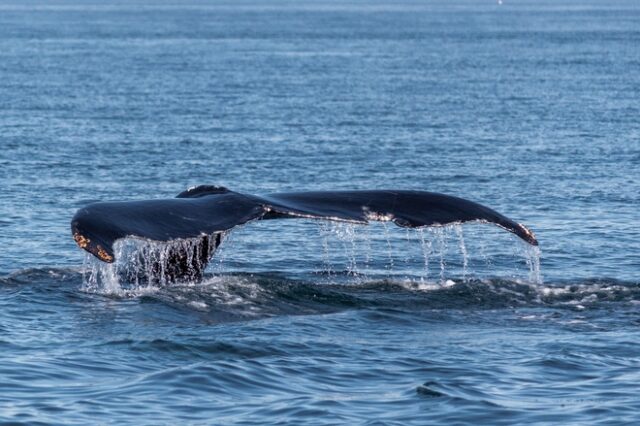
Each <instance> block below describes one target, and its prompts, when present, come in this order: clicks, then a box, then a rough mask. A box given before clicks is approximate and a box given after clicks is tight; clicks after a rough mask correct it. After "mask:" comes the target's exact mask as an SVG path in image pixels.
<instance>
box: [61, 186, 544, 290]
mask: <svg viewBox="0 0 640 426" xmlns="http://www.w3.org/2000/svg"><path fill="white" fill-rule="evenodd" d="M292 218H307V219H320V220H329V221H339V222H346V223H353V224H363V225H364V224H367V223H369V222H370V221H385V222H393V223H394V224H396V225H398V226H400V227H404V228H424V227H434V226H446V225H450V224H456V223H465V222H482V223H490V224H494V225H497V226H499V227H501V228H503V229H505V230H506V231H509V232H512V233H513V234H515V235H517V236H518V237H519V238H521V239H522V240H524V241H526V242H527V243H528V244H531V245H538V241H537V239H536V237H535V235H534V233H533V232H532V231H531V230H530V229H529V228H527V227H526V226H525V225H523V224H521V223H518V222H516V221H513V220H511V219H509V218H508V217H506V216H504V215H502V214H500V213H498V212H496V211H495V210H493V209H491V208H489V207H486V206H484V205H481V204H479V203H476V202H474V201H470V200H467V199H463V198H459V197H455V196H452V195H446V194H441V193H436V192H427V191H419V190H351V191H349V190H346V191H302V192H283V193H270V194H265V195H252V194H244V193H240V192H235V191H232V190H229V189H228V188H226V187H223V186H215V185H200V186H194V187H191V188H189V189H187V190H186V191H183V192H181V193H180V194H178V195H177V196H176V197H175V198H166V199H150V200H134V201H108V202H97V203H92V204H89V205H87V206H85V207H82V208H80V209H79V210H78V211H77V212H76V214H75V215H74V216H73V218H72V219H71V233H72V236H73V239H74V240H75V242H76V243H77V244H78V246H79V247H80V248H82V249H84V250H86V251H87V252H89V253H91V254H92V255H93V256H95V257H96V258H98V259H99V260H101V261H103V262H107V263H113V262H115V261H116V254H115V251H114V243H115V242H116V241H118V240H121V239H124V238H140V239H144V240H151V241H156V242H171V241H174V240H181V239H195V240H196V241H197V244H195V245H191V246H189V247H185V246H182V247H181V248H176V249H174V250H173V252H171V253H170V254H169V257H170V261H169V264H170V265H171V270H170V271H168V274H169V276H171V277H173V278H186V279H198V278H200V277H201V276H202V274H203V272H204V268H206V265H207V263H208V262H209V260H210V259H211V257H212V256H213V255H214V253H215V251H216V249H217V247H218V246H219V245H220V244H221V242H222V236H223V235H225V234H226V233H227V232H229V231H230V230H232V229H233V228H234V227H236V226H239V225H243V224H246V223H248V222H252V221H257V220H274V219H292ZM189 251H191V252H189Z"/></svg>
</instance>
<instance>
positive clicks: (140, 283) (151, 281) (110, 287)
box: [82, 233, 222, 295]
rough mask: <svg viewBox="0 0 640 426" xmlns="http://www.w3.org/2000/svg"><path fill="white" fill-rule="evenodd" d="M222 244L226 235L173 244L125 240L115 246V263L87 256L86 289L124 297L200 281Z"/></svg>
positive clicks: (84, 286) (184, 240) (186, 240)
mask: <svg viewBox="0 0 640 426" xmlns="http://www.w3.org/2000/svg"><path fill="white" fill-rule="evenodd" d="M221 242H222V234H221V233H217V234H213V235H210V236H201V237H196V238H184V239H176V240H172V241H169V242H160V241H153V240H147V239H141V238H123V239H120V240H117V241H116V242H115V244H114V246H113V251H114V254H115V259H116V260H115V261H114V262H113V263H104V262H99V261H97V260H96V259H95V258H94V257H93V256H90V255H87V256H85V262H84V263H85V267H84V268H83V269H84V271H85V273H84V274H83V286H82V289H83V290H84V291H87V292H95V293H104V294H112V295H121V294H123V293H126V292H127V291H130V290H135V291H140V290H145V291H153V290H154V289H158V288H160V287H163V286H166V285H169V284H172V283H184V282H197V281H200V280H201V279H202V277H203V274H204V271H205V269H206V267H207V264H208V262H209V259H210V258H211V256H212V254H213V253H214V252H215V251H216V249H217V247H218V246H219V245H220V243H221Z"/></svg>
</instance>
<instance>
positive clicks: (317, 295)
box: [0, 268, 640, 322]
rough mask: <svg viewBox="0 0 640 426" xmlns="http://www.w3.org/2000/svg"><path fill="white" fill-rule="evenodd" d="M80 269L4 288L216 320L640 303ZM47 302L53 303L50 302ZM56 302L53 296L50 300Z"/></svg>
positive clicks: (574, 288)
mask: <svg viewBox="0 0 640 426" xmlns="http://www.w3.org/2000/svg"><path fill="white" fill-rule="evenodd" d="M83 274H86V271H85V270H83V269H80V268H58V269H56V268H43V269H26V270H22V271H18V272H15V273H13V274H10V275H7V276H4V277H0V290H1V291H3V292H5V293H9V292H10V293H12V294H13V295H14V296H15V295H21V296H22V297H26V296H25V295H28V297H30V298H31V299H38V301H39V302H40V303H43V302H45V303H46V301H47V300H51V299H50V298H51V297H53V298H54V299H55V295H56V294H59V295H60V298H61V299H64V300H68V298H69V297H70V296H71V297H85V298H93V299H101V298H102V299H104V298H106V299H109V300H123V301H125V300H137V301H139V302H140V303H161V304H163V305H167V306H169V307H172V308H174V309H178V310H186V311H190V312H195V313H199V314H202V315H206V316H208V317H209V319H210V320H212V321H215V322H220V321H222V322H225V321H234V320H244V319H257V318H264V317H269V316H274V315H305V314H319V313H329V312H336V311H341V310H347V309H368V308H371V309H378V310H379V309H382V310H385V309H387V310H396V309H397V310H468V309H485V310H486V309H504V308H524V307H552V308H558V309H574V310H585V309H598V308H600V307H603V306H609V305H610V304H611V303H631V304H637V303H640V283H638V282H630V281H619V280H616V279H612V278H593V279H587V280H584V279H581V280H566V281H562V282H555V283H545V284H535V283H531V282H526V281H521V280H509V279H502V278H490V279H467V280H463V279H458V280H446V281H444V282H429V281H425V280H422V279H410V278H405V279H372V280H364V279H362V277H353V276H350V277H349V279H350V280H347V281H346V282H339V283H337V282H333V283H332V282H325V280H326V277H318V279H316V280H298V279H290V278H287V277H285V276H282V275H281V274H278V273H260V274H247V273H242V274H223V275H207V276H206V277H205V279H204V280H203V281H202V282H199V283H180V284H169V285H128V286H125V285H123V286H122V287H118V288H114V287H113V286H111V287H110V286H104V287H99V286H94V287H87V284H86V280H83ZM45 297H46V298H45ZM47 298H49V299H47Z"/></svg>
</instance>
